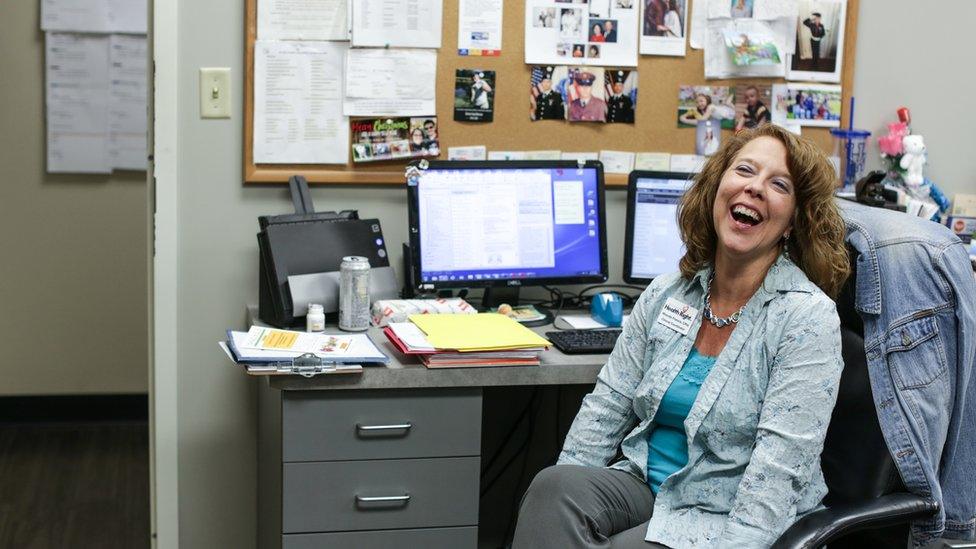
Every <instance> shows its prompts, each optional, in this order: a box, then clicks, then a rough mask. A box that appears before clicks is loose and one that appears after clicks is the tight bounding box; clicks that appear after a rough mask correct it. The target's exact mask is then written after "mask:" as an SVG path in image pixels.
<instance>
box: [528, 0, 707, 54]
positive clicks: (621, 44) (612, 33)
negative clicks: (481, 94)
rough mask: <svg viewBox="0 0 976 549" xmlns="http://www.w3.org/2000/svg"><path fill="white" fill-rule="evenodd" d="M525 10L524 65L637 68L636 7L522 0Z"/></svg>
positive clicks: (602, 0)
mask: <svg viewBox="0 0 976 549" xmlns="http://www.w3.org/2000/svg"><path fill="white" fill-rule="evenodd" d="M680 1H681V2H687V1H688V0H680ZM524 9H525V59H524V61H525V63H527V64H529V65H558V64H563V63H571V64H573V65H596V66H607V65H609V66H614V67H636V66H637V58H638V53H637V50H638V43H639V39H640V24H639V19H640V9H639V4H637V3H635V2H617V1H614V0H584V1H579V0H576V1H572V2H570V1H565V2H556V1H554V0H526V1H525V8H524ZM553 16H555V19H553ZM594 46H595V47H594Z"/></svg>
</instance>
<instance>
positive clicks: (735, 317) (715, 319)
mask: <svg viewBox="0 0 976 549" xmlns="http://www.w3.org/2000/svg"><path fill="white" fill-rule="evenodd" d="M714 277H715V273H714V272H713V273H712V274H711V275H710V276H709V277H708V288H707V289H706V290H705V310H704V311H703V312H702V316H704V317H705V320H707V321H709V322H711V323H712V325H714V326H715V327H716V328H724V327H726V326H728V325H729V324H736V323H737V322H739V316H741V315H742V310H743V309H745V308H746V306H745V305H743V306H741V307H739V310H738V311H736V312H734V313H732V314H730V315H729V316H726V317H719V316H715V314H714V313H712V304H711V302H710V301H709V298H710V297H711V295H712V279H713V278H714Z"/></svg>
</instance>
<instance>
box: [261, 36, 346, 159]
mask: <svg viewBox="0 0 976 549" xmlns="http://www.w3.org/2000/svg"><path fill="white" fill-rule="evenodd" d="M347 49H348V44H345V43H342V42H279V41H258V42H256V43H255V44H254V162H255V163H257V164H261V163H265V164H345V163H346V162H347V160H348V159H349V121H348V119H347V118H345V117H344V116H343V114H342V90H343V81H342V79H343V75H342V72H343V71H342V68H343V62H344V59H345V55H346V50H347Z"/></svg>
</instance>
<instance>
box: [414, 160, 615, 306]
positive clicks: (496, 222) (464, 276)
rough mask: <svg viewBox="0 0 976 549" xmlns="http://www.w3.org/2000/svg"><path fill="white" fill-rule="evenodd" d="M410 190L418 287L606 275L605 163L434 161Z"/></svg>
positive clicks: (539, 281) (545, 281) (513, 283)
mask: <svg viewBox="0 0 976 549" xmlns="http://www.w3.org/2000/svg"><path fill="white" fill-rule="evenodd" d="M408 192H409V194H410V238H411V247H412V250H411V253H412V256H413V259H414V268H413V274H414V281H415V283H416V284H417V285H418V286H419V287H420V288H421V289H424V288H427V289H430V288H435V287H442V288H447V287H471V286H522V285H533V284H553V283H587V282H602V281H605V280H606V278H607V260H606V234H605V230H606V223H605V220H604V204H603V173H602V167H601V165H600V164H599V163H595V162H593V163H588V164H586V165H584V166H583V167H580V166H578V165H577V164H576V163H575V162H571V161H570V162H567V161H552V162H545V161H535V162H530V161H526V162H490V161H489V162H430V163H429V166H428V167H427V168H426V169H424V170H421V171H419V172H418V175H417V176H416V177H414V178H413V180H412V181H411V182H410V184H409V185H408Z"/></svg>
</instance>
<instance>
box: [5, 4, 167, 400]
mask: <svg viewBox="0 0 976 549" xmlns="http://www.w3.org/2000/svg"><path fill="white" fill-rule="evenodd" d="M38 18H39V2H36V1H34V2H31V1H19V0H18V1H13V2H0V52H3V54H2V55H0V75H2V84H0V129H2V131H0V169H2V172H0V173H2V175H0V396H2V395H31V394H83V393H144V392H146V390H147V379H148V374H147V358H146V353H147V341H148V336H147V332H146V331H147V299H146V291H147V283H146V273H147V268H146V254H147V251H146V249H147V245H146V237H147V234H146V232H147V226H146V225H147V224H146V183H145V179H146V176H145V174H144V173H141V172H140V173H137V172H128V173H125V174H115V175H111V176H107V175H106V176H91V175H88V176H82V175H67V174H60V175H49V174H47V173H45V167H44V166H45V154H46V153H45V143H44V141H45V127H44V35H43V33H42V32H41V31H40V29H39V25H38Z"/></svg>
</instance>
